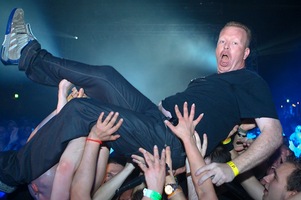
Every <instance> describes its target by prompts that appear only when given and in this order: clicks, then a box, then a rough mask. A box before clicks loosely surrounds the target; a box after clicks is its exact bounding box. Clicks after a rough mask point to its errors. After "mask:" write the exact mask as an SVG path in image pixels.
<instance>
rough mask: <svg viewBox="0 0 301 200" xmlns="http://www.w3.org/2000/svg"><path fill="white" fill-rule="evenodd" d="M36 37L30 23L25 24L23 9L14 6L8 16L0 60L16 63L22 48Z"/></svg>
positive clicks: (5, 63) (4, 62) (5, 62)
mask: <svg viewBox="0 0 301 200" xmlns="http://www.w3.org/2000/svg"><path fill="white" fill-rule="evenodd" d="M35 39H36V38H35V37H34V35H33V34H32V32H31V28H30V24H25V21H24V11H23V10H22V9H21V8H15V9H13V10H12V11H11V13H10V16H9V18H8V22H7V26H6V33H5V37H4V41H3V43H2V48H1V61H2V63H3V64H4V65H17V64H18V63H19V59H20V57H21V51H22V49H23V48H24V47H25V46H26V45H27V44H28V43H29V42H30V41H32V40H35Z"/></svg>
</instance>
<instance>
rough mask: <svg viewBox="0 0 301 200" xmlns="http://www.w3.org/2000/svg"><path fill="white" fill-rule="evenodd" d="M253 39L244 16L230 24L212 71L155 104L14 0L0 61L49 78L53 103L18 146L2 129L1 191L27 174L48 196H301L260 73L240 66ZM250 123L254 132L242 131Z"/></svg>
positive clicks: (34, 188) (23, 181) (37, 195)
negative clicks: (47, 31)
mask: <svg viewBox="0 0 301 200" xmlns="http://www.w3.org/2000/svg"><path fill="white" fill-rule="evenodd" d="M250 40H251V31H250V30H249V29H248V28H247V27H246V26H245V25H243V24H241V23H238V22H229V23H227V24H226V25H225V26H224V27H223V28H222V30H221V32H220V34H219V39H218V42H217V47H216V58H217V73H216V74H213V75H210V76H207V77H204V78H197V79H195V80H192V81H191V83H190V84H189V85H188V87H187V89H186V90H185V91H183V92H180V93H177V94H176V95H173V96H170V97H167V98H165V99H163V100H162V101H161V102H160V103H159V105H158V106H157V105H156V104H154V103H152V102H151V101H150V100H149V99H148V98H147V97H145V96H144V95H142V94H141V93H140V92H139V91H138V90H137V89H136V88H134V87H133V86H132V85H131V84H130V83H129V82H127V81H126V79H125V78H124V77H123V76H121V75H120V74H119V73H118V72H117V71H116V70H115V69H114V68H113V67H111V66H90V65H87V64H83V63H79V62H75V61H72V60H65V59H61V58H57V57H55V56H53V55H51V54H50V53H49V52H47V51H46V50H44V49H41V45H40V43H39V42H38V41H37V40H36V38H35V37H34V36H33V34H32V32H31V29H30V26H29V24H25V22H24V12H23V10H22V9H14V10H13V11H12V13H11V15H10V17H9V21H8V26H7V31H6V36H5V41H4V42H3V46H2V53H1V60H2V62H3V63H4V64H6V65H9V64H17V65H18V67H19V70H20V71H25V73H26V75H27V76H28V78H29V79H31V80H33V81H35V82H37V83H41V84H44V85H50V86H57V87H58V103H57V107H56V109H55V110H54V111H53V112H52V113H50V114H49V116H48V117H46V118H45V119H44V120H43V121H42V122H41V123H40V124H38V125H37V126H36V127H34V128H33V127H30V128H29V130H30V131H29V132H27V140H26V139H25V140H24V141H25V142H23V143H22V146H23V147H22V148H19V147H18V148H17V147H15V146H13V145H11V144H10V143H13V142H15V139H14V137H16V136H12V134H10V138H12V139H9V142H7V145H5V144H4V145H3V146H5V147H4V148H3V151H1V152H0V190H2V191H4V192H6V193H8V198H9V195H10V194H9V193H11V194H13V193H15V192H16V189H17V188H18V187H20V186H22V185H25V186H26V187H28V189H29V191H30V193H31V196H32V198H34V199H53V200H56V199H79V200H81V199H102V200H105V199H143V200H144V199H146V200H147V199H152V200H160V199H171V200H172V199H179V200H182V199H212V200H214V199H265V200H269V199H273V200H274V199H279V200H280V199H281V200H282V199H283V200H287V199H291V200H293V199H300V198H301V197H300V196H301V194H300V191H301V184H300V180H301V179H300V178H301V177H300V176H301V164H300V162H299V160H298V159H296V156H294V154H292V152H291V151H290V149H289V148H288V145H287V143H285V141H286V140H285V138H283V135H282V134H283V132H282V127H281V124H280V121H279V119H278V115H277V112H276V109H275V107H274V104H273V101H272V97H271V94H270V91H269V89H268V86H267V84H266V83H265V81H264V80H263V79H262V78H261V77H260V76H259V75H258V74H256V73H255V72H252V71H250V70H247V69H246V66H245V60H246V59H247V57H248V56H249V54H250V49H249V44H250ZM70 91H71V92H70ZM255 127H257V128H258V130H259V131H260V134H259V135H258V136H257V137H256V138H249V137H247V133H248V131H249V130H252V129H254V128H255ZM16 128H17V127H16ZM6 129H7V127H5V126H4V127H3V130H4V131H6ZM0 130H1V129H0ZM24 130H27V127H26V128H24ZM13 132H16V131H13V130H12V131H10V133H13ZM17 132H18V131H17ZM22 132H23V131H22ZM18 135H20V134H18ZM11 140H12V141H11ZM8 144H10V145H8ZM8 147H9V148H11V149H10V150H12V151H6V150H9V149H6V148H8ZM112 151H113V153H112ZM114 159H115V160H117V161H118V162H113V161H112V160H114ZM113 163H114V164H115V166H113V167H112V165H114V164H113ZM112 168H113V169H112ZM114 170H115V171H114Z"/></svg>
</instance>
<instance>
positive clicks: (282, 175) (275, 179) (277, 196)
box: [262, 163, 295, 200]
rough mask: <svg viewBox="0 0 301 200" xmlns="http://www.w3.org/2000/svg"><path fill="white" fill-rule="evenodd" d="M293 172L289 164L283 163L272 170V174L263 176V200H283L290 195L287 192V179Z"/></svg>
mask: <svg viewBox="0 0 301 200" xmlns="http://www.w3.org/2000/svg"><path fill="white" fill-rule="evenodd" d="M294 170H295V167H294V165H293V164H291V163H283V164H281V165H280V166H279V167H278V168H276V169H275V170H274V173H272V174H270V175H267V176H265V177H264V178H263V179H264V181H265V184H264V187H265V190H264V195H263V197H262V199H263V200H285V199H287V198H288V197H289V196H290V195H291V193H292V192H291V191H287V189H286V188H287V177H288V176H289V175H290V174H291V173H292V172H293V171H294Z"/></svg>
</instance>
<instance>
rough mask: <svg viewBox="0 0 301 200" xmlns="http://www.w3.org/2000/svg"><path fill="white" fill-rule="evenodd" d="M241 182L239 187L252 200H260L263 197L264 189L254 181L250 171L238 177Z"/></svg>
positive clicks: (254, 178)
mask: <svg viewBox="0 0 301 200" xmlns="http://www.w3.org/2000/svg"><path fill="white" fill-rule="evenodd" d="M238 178H239V179H240V180H241V181H240V184H241V186H242V187H243V188H244V189H245V190H246V191H247V193H248V194H249V195H250V196H251V197H252V198H253V199H254V200H261V199H262V196H263V191H264V187H263V185H262V184H261V183H260V182H259V181H258V180H257V179H256V177H255V176H254V175H253V173H252V172H251V171H247V172H245V173H244V174H242V175H240V176H239V177H238Z"/></svg>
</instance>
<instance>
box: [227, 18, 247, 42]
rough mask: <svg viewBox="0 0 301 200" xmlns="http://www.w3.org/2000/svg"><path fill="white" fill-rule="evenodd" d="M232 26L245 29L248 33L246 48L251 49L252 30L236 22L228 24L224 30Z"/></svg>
mask: <svg viewBox="0 0 301 200" xmlns="http://www.w3.org/2000/svg"><path fill="white" fill-rule="evenodd" d="M230 26H234V27H237V28H241V29H243V30H244V31H245V32H246V33H247V41H246V47H249V45H250V43H251V38H252V33H251V30H250V29H249V28H248V27H247V26H246V25H244V24H242V23H240V22H235V21H231V22H228V23H227V24H226V25H225V26H224V27H223V28H222V30H223V29H224V28H226V27H230Z"/></svg>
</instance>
